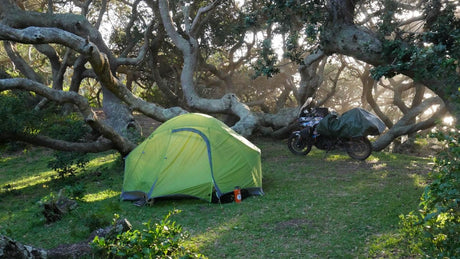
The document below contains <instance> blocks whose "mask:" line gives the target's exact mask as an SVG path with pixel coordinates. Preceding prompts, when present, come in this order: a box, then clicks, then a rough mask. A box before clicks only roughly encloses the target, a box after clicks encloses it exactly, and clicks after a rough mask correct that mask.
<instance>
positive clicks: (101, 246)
mask: <svg viewBox="0 0 460 259" xmlns="http://www.w3.org/2000/svg"><path fill="white" fill-rule="evenodd" d="M178 212H179V211H177V210H176V211H174V212H169V213H168V215H166V216H165V217H164V219H163V220H161V221H160V223H155V224H152V223H151V221H149V222H147V223H143V225H144V226H145V228H144V229H143V230H142V231H140V230H137V229H135V230H128V231H126V232H124V233H121V234H118V235H117V236H116V237H115V238H113V239H112V238H110V237H108V239H105V238H102V237H98V236H96V237H95V238H94V240H93V241H92V244H91V245H92V247H93V248H94V249H95V250H96V251H97V252H98V253H103V254H104V255H105V256H106V257H108V258H115V257H122V258H204V256H202V255H199V254H196V253H193V252H192V251H190V250H189V249H187V248H184V247H183V246H181V242H182V241H183V240H184V239H185V238H186V237H187V236H188V235H187V234H186V233H183V232H182V227H181V226H180V225H177V224H176V223H175V222H172V221H171V220H170V219H169V218H170V217H171V215H173V213H178ZM116 221H117V219H114V222H116Z"/></svg>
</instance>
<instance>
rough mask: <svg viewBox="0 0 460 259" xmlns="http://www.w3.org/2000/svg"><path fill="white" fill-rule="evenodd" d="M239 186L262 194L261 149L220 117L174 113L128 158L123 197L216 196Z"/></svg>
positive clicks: (209, 197)
mask: <svg viewBox="0 0 460 259" xmlns="http://www.w3.org/2000/svg"><path fill="white" fill-rule="evenodd" d="M236 186H238V187H240V188H241V189H243V190H246V191H247V193H249V194H251V195H262V194H263V190H262V168H261V161H260V149H259V148H258V147H257V146H255V145H254V144H252V143H251V142H250V141H248V140H247V139H246V138H244V137H242V136H241V135H239V134H238V133H236V132H235V131H233V130H232V129H231V128H229V127H228V126H226V125H225V124H224V123H222V122H221V121H219V120H218V119H216V118H214V117H211V116H209V115H205V114H200V113H188V114H183V115H180V116H177V117H174V118H172V119H170V120H168V121H166V122H165V123H163V124H162V125H161V126H160V127H158V128H157V129H156V130H155V131H154V132H153V133H152V134H151V135H150V136H149V137H148V138H147V139H146V140H145V141H144V142H142V143H141V144H140V145H139V146H137V147H136V148H135V149H134V150H133V151H131V153H129V155H128V156H127V157H126V159H125V175H124V180H123V190H122V194H121V198H122V200H132V201H136V200H149V199H154V198H159V197H171V196H190V197H197V198H200V199H204V200H207V201H210V202H211V200H212V196H213V195H214V196H216V197H217V198H219V199H220V198H221V197H222V196H223V195H225V194H228V193H232V192H233V190H234V188H235V187H236Z"/></svg>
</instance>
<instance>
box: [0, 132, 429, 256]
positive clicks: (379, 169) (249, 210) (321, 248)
mask: <svg viewBox="0 0 460 259" xmlns="http://www.w3.org/2000/svg"><path fill="white" fill-rule="evenodd" d="M254 143H255V144H256V145H258V146H259V147H260V148H261V150H262V165H263V177H264V178H263V189H264V191H265V195H264V196H259V197H250V198H247V199H245V200H243V202H242V203H241V204H235V203H228V204H208V203H206V202H203V201H200V200H190V199H189V200H163V201H159V202H156V203H155V204H154V206H152V207H136V206H134V205H132V204H131V203H129V202H120V201H119V195H120V190H121V186H122V180H123V169H122V167H121V162H120V160H121V159H120V158H119V157H118V155H116V154H114V153H105V154H102V155H99V156H95V157H94V159H92V160H91V163H90V164H89V165H88V167H87V169H86V170H85V171H84V172H82V173H79V174H78V175H76V176H75V177H71V178H67V179H64V180H62V179H56V173H54V172H53V171H51V170H50V169H48V168H47V163H48V161H49V160H50V159H51V153H50V152H49V151H46V150H43V149H32V150H30V151H27V152H21V153H14V154H11V153H9V154H3V155H1V156H0V188H1V190H0V207H1V208H2V209H1V210H0V233H2V234H6V235H8V236H10V237H12V238H14V239H17V240H19V241H21V242H23V243H26V244H30V245H33V246H37V247H43V248H53V247H56V246H57V245H58V244H61V243H75V242H79V241H81V240H84V239H85V238H86V237H87V236H88V235H89V233H90V232H91V231H92V230H93V229H95V228H97V227H100V226H106V225H109V224H110V221H111V219H112V217H113V214H114V213H117V214H119V215H120V216H121V217H126V218H127V219H128V220H129V221H130V222H131V223H132V224H133V226H134V227H137V228H141V227H142V223H143V222H147V221H149V220H153V221H158V220H160V219H162V218H163V217H164V216H165V215H166V214H167V213H168V212H169V211H171V210H174V209H179V210H181V213H179V214H176V215H174V216H173V218H172V219H173V220H174V221H176V222H177V223H178V224H180V225H182V226H183V228H184V230H186V231H187V232H189V233H190V239H189V241H188V245H190V246H194V247H196V248H197V249H198V250H199V252H201V253H202V254H204V255H206V256H208V257H209V258H240V257H245V258H312V257H315V258H366V257H370V256H372V255H373V251H372V249H373V248H372V249H371V247H375V240H376V239H378V238H379V237H381V236H387V235H391V234H392V233H394V232H395V231H396V228H397V225H398V221H399V219H398V216H399V215H400V214H406V213H408V212H409V211H411V210H415V209H416V208H417V204H418V202H419V197H420V195H421V193H422V191H423V187H424V185H425V176H426V174H427V173H428V172H429V170H430V165H429V162H430V159H427V158H420V157H412V156H405V155H394V154H389V153H375V154H373V155H372V156H371V157H370V158H369V159H367V160H366V161H364V162H359V161H354V160H352V159H350V158H349V157H348V156H347V155H346V154H345V153H341V152H336V153H329V154H327V155H325V153H324V152H323V151H319V150H316V149H313V151H312V153H311V154H309V155H308V156H306V157H300V156H294V155H292V154H290V153H289V151H288V149H287V147H286V145H285V143H284V142H280V141H276V142H274V141H271V140H263V139H259V140H254ZM76 185H77V186H79V188H82V187H84V190H85V196H84V197H83V198H82V199H81V200H80V201H79V207H78V208H77V209H76V210H74V211H72V213H71V214H69V215H67V216H65V217H64V218H63V219H62V220H61V221H59V222H56V223H52V224H46V223H45V221H44V218H43V216H42V215H41V208H40V206H39V204H38V202H39V201H40V200H41V199H42V198H43V197H45V196H47V195H49V194H50V193H51V192H57V191H58V190H59V189H61V188H63V187H64V186H76Z"/></svg>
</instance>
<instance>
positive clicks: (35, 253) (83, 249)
mask: <svg viewBox="0 0 460 259" xmlns="http://www.w3.org/2000/svg"><path fill="white" fill-rule="evenodd" d="M131 228H132V226H131V223H129V221H128V220H127V219H121V220H118V221H117V222H116V223H115V224H114V225H113V226H109V227H106V228H102V229H98V230H95V231H93V232H92V233H91V234H90V236H89V237H88V238H87V239H86V240H85V241H82V242H80V243H76V244H63V245H60V246H58V247H56V248H53V249H49V250H46V249H42V248H36V247H33V246H29V245H24V244H22V243H20V242H18V241H16V240H13V239H11V238H9V237H7V236H3V235H0V258H20V259H52V258H80V257H83V256H85V255H90V254H91V253H92V249H91V245H90V243H91V241H93V239H94V237H95V236H99V237H114V236H116V235H118V234H121V233H123V232H126V231H128V230H130V229H131Z"/></svg>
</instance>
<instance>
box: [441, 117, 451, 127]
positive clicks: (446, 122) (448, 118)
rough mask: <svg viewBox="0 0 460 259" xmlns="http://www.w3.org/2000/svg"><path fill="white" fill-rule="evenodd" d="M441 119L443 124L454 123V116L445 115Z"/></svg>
mask: <svg viewBox="0 0 460 259" xmlns="http://www.w3.org/2000/svg"><path fill="white" fill-rule="evenodd" d="M442 121H443V122H444V124H447V125H449V126H452V125H453V124H454V117H452V116H446V117H444V119H443V120H442Z"/></svg>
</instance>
